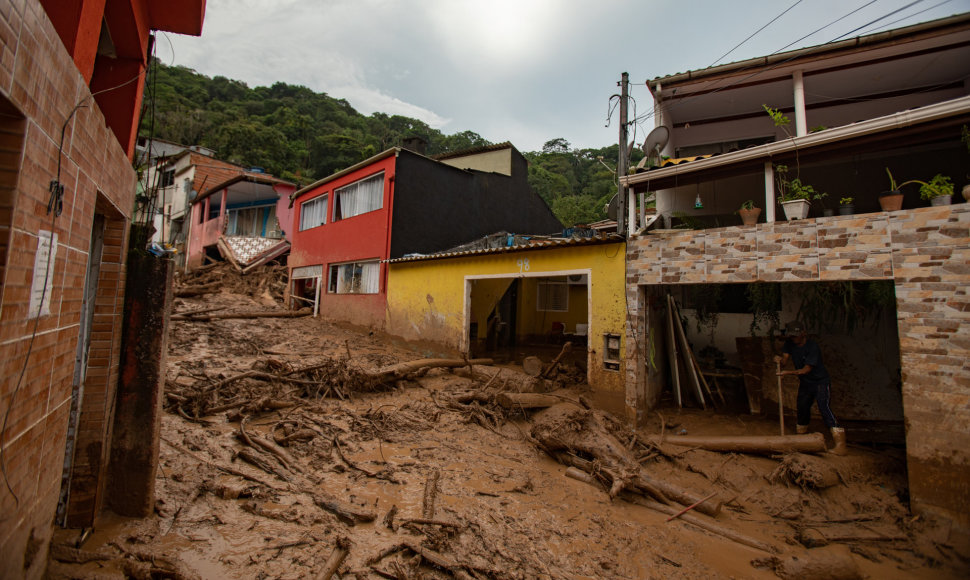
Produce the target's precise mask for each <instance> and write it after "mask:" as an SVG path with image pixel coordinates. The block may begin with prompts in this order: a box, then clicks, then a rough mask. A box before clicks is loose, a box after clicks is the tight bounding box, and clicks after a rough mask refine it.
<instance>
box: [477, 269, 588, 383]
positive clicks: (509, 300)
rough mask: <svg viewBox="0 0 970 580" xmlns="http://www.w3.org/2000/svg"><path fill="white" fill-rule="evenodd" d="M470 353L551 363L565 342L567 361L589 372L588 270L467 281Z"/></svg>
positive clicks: (510, 359)
mask: <svg viewBox="0 0 970 580" xmlns="http://www.w3.org/2000/svg"><path fill="white" fill-rule="evenodd" d="M466 298H467V300H466V304H467V307H466V316H465V320H466V323H465V333H466V337H467V338H466V344H467V349H466V350H467V352H468V353H469V354H470V355H471V356H474V357H489V358H493V359H496V360H497V361H501V362H506V363H521V362H522V361H523V359H525V358H526V357H529V356H535V357H538V358H540V359H541V360H543V361H550V360H552V359H553V358H555V357H556V355H558V354H559V353H560V351H562V350H563V346H564V345H565V343H566V342H569V343H571V344H572V350H571V351H570V352H569V353H568V354H567V355H566V356H565V358H564V359H563V361H564V364H569V365H576V366H579V367H580V368H582V369H583V371H584V373H585V372H586V371H587V370H588V365H589V362H588V358H589V346H588V344H587V343H588V336H587V335H588V329H589V325H590V306H589V301H590V297H589V273H588V272H561V273H560V272H544V273H541V274H536V275H531V276H518V277H495V278H491V277H482V278H469V279H466Z"/></svg>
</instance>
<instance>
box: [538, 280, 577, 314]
mask: <svg viewBox="0 0 970 580" xmlns="http://www.w3.org/2000/svg"><path fill="white" fill-rule="evenodd" d="M536 310H540V311H547V312H569V285H568V284H566V280H565V279H563V280H546V281H542V282H539V283H538V284H537V287H536Z"/></svg>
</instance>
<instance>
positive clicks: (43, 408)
mask: <svg viewBox="0 0 970 580" xmlns="http://www.w3.org/2000/svg"><path fill="white" fill-rule="evenodd" d="M89 97H90V92H89V91H88V88H87V86H86V85H85V83H84V80H83V78H82V77H81V74H80V73H79V72H78V71H77V69H76V68H75V66H74V62H73V60H72V59H71V57H70V56H69V55H68V53H67V51H66V50H65V49H64V46H63V44H62V43H61V41H60V38H59V37H58V36H57V34H56V32H55V31H54V28H53V26H52V25H51V23H50V21H49V20H48V18H47V15H46V13H45V12H44V10H43V9H42V8H41V5H40V3H39V2H38V1H37V0H0V101H5V103H4V106H5V107H9V108H10V109H12V110H15V111H16V112H17V113H18V114H19V115H20V116H21V117H22V119H23V120H22V121H21V123H22V132H23V135H24V140H23V142H24V145H23V148H22V149H21V152H20V153H19V155H18V154H10V153H9V152H7V151H4V152H3V159H2V163H0V164H2V166H3V167H2V168H0V172H2V175H3V177H4V181H3V184H0V185H6V184H7V179H6V177H7V175H8V173H10V172H11V171H12V172H14V175H15V183H16V185H15V186H14V187H13V189H12V190H10V192H9V193H7V192H4V200H5V203H4V204H0V205H3V206H4V207H3V211H0V236H3V237H4V239H5V243H4V245H3V247H4V248H5V249H6V256H5V265H4V268H3V270H2V275H3V280H2V282H3V286H2V297H0V367H2V368H0V376H2V377H3V381H2V382H0V412H2V417H3V426H2V437H0V445H2V449H3V461H2V464H3V476H2V477H0V480H3V479H5V483H3V482H2V481H0V513H2V514H3V516H2V523H0V577H3V578H19V577H32V578H36V577H39V576H40V574H41V573H42V572H43V570H44V566H45V563H44V560H45V558H44V557H43V554H45V553H46V544H44V545H43V546H42V548H41V550H40V556H38V557H37V558H35V559H34V561H30V562H25V560H24V553H25V551H24V550H25V546H26V542H27V539H28V538H29V537H31V536H33V537H34V538H38V539H40V540H41V541H42V542H43V541H46V539H47V538H48V537H49V536H50V532H51V523H52V521H53V519H54V513H55V508H56V505H57V501H58V495H59V491H60V487H61V475H62V472H63V465H64V454H65V447H66V438H67V429H68V416H69V414H70V408H71V392H72V378H73V373H74V359H75V353H76V348H77V343H78V334H79V322H80V319H81V301H82V296H83V286H84V285H83V281H84V278H85V273H86V268H87V263H88V253H89V248H90V240H91V231H92V223H93V219H94V214H95V212H98V213H101V214H103V215H105V217H106V232H105V247H104V253H103V256H102V265H101V271H100V276H99V283H98V289H97V296H96V301H95V310H94V322H93V327H92V333H91V350H90V367H89V372H88V376H87V381H86V383H85V387H84V401H83V406H82V408H81V413H80V423H79V425H78V439H77V450H78V453H77V460H76V461H75V476H76V484H77V485H76V486H75V488H74V489H72V496H71V499H72V503H71V504H70V505H69V509H68V514H69V515H71V516H72V517H74V519H75V521H78V522H83V521H89V520H90V518H91V517H93V514H94V512H95V509H96V507H97V505H98V503H99V501H100V489H101V487H102V485H103V482H102V481H101V480H100V479H99V474H100V470H101V469H102V467H103V464H104V457H105V455H104V453H103V452H102V451H101V449H102V448H104V447H105V445H104V442H105V441H106V439H107V436H108V433H107V431H108V425H110V422H108V421H107V419H108V413H109V409H110V407H111V400H112V397H113V395H114V391H113V389H114V385H115V384H116V383H117V375H118V362H119V361H118V344H119V341H120V336H121V334H120V331H121V324H120V321H121V315H122V308H121V305H122V300H121V297H122V294H123V288H124V276H125V268H124V258H125V256H124V249H125V246H126V244H127V232H128V216H129V215H130V212H131V207H132V204H133V193H134V181H135V176H134V172H133V171H132V169H131V165H130V163H129V162H128V159H127V156H126V154H125V152H124V151H123V150H122V147H121V145H120V144H119V143H118V141H117V139H115V137H114V134H113V133H111V131H110V130H108V129H107V128H106V127H105V122H104V117H103V115H102V114H101V111H100V110H99V109H98V107H97V105H96V104H94V103H93V101H92V100H91V99H90V98H89ZM4 126H5V127H7V125H4ZM62 128H63V135H64V138H63V148H62V149H60V148H61V132H62ZM59 149H60V150H59ZM58 165H60V182H61V183H62V184H63V186H64V192H65V193H64V201H63V213H62V214H61V215H60V216H59V217H56V218H53V217H52V216H51V215H49V214H48V213H47V203H48V199H49V194H48V186H49V183H50V181H51V180H52V179H54V178H55V177H56V176H57V173H58ZM8 166H10V167H8ZM11 168H12V169H11ZM7 201H9V203H6V202H7ZM51 229H53V231H54V232H56V234H57V251H56V259H55V262H54V268H53V278H52V281H51V282H52V290H51V294H50V296H51V306H50V310H51V314H50V315H47V316H41V317H40V318H29V317H28V304H29V290H30V286H31V283H32V281H33V278H34V275H35V272H34V257H35V253H36V251H37V241H38V232H39V231H41V230H51ZM40 274H43V272H42V271H41V272H40ZM28 350H29V351H30V356H29V359H28V358H27V353H28ZM25 363H26V364H25ZM21 374H23V379H22V380H19V378H20V376H21ZM8 485H9V488H10V489H12V490H13V493H11V492H10V491H9V490H8Z"/></svg>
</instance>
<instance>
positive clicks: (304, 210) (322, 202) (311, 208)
mask: <svg viewBox="0 0 970 580" xmlns="http://www.w3.org/2000/svg"><path fill="white" fill-rule="evenodd" d="M274 209H275V208H274ZM325 223H327V196H325V195H322V196H320V197H317V198H315V199H311V200H310V201H305V202H303V204H302V205H301V206H300V231H301V232H302V231H303V230H308V229H310V228H315V227H317V226H322V225H323V224H325Z"/></svg>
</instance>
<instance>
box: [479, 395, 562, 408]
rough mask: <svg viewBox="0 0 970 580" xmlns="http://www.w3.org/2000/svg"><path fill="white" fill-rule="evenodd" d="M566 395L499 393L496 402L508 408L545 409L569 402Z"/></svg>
mask: <svg viewBox="0 0 970 580" xmlns="http://www.w3.org/2000/svg"><path fill="white" fill-rule="evenodd" d="M569 401H570V400H569V399H567V398H566V397H562V396H557V395H553V394H542V393H499V394H498V395H496V396H495V402H496V403H498V404H499V405H502V407H504V408H506V409H545V408H547V407H552V406H553V405H558V404H560V403H564V402H569Z"/></svg>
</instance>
